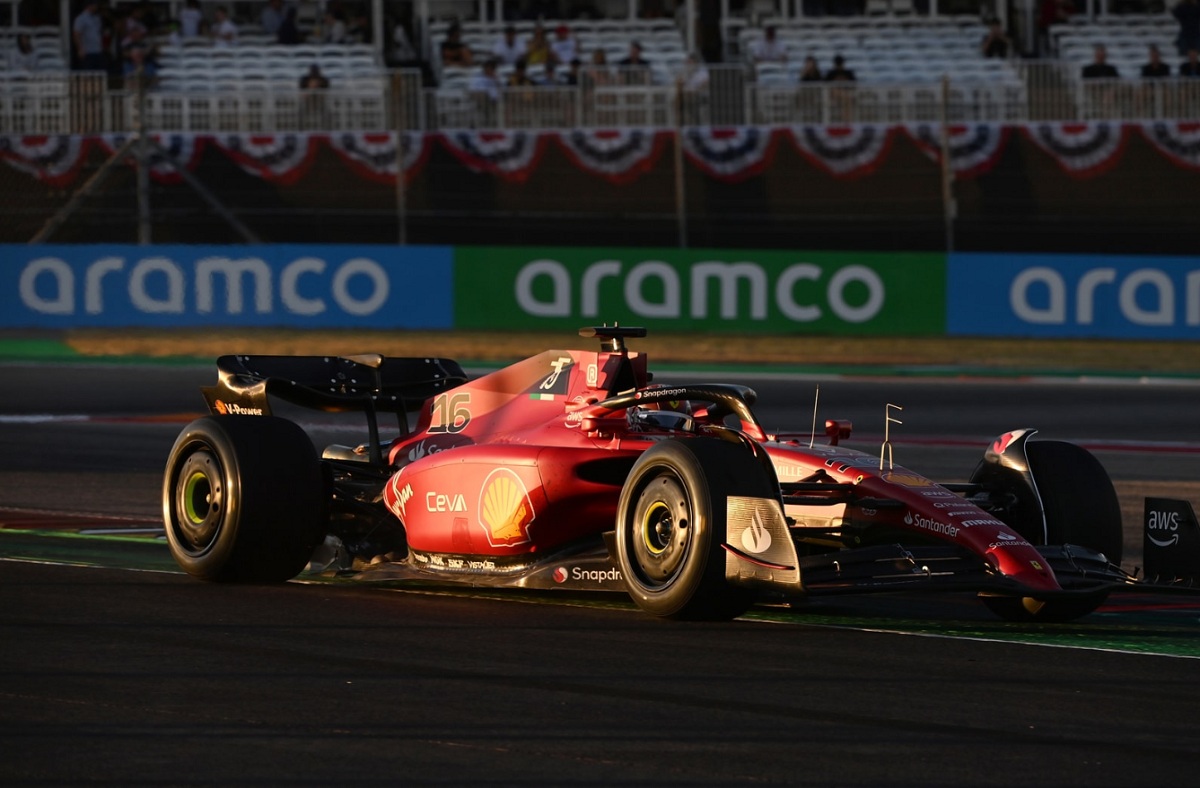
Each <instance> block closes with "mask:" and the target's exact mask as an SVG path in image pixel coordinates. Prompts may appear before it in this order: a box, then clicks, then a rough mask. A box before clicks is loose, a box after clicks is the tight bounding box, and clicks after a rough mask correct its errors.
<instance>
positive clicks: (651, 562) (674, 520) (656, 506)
mask: <svg viewBox="0 0 1200 788" xmlns="http://www.w3.org/2000/svg"><path fill="white" fill-rule="evenodd" d="M691 523H692V511H691V505H690V501H689V499H688V495H687V492H686V490H685V489H684V487H683V484H682V483H681V482H680V481H679V480H678V479H677V478H675V477H674V476H672V475H667V474H663V475H660V476H657V477H655V478H654V479H653V480H652V481H651V482H650V483H649V484H647V485H646V487H645V488H644V489H643V490H642V492H641V494H640V495H639V496H638V501H637V506H636V507H635V508H634V513H633V525H634V532H633V533H632V534H631V539H630V541H631V542H632V543H633V544H632V545H631V547H632V548H633V550H632V552H633V556H634V559H635V560H636V562H637V566H636V567H634V569H635V570H636V571H637V574H638V575H639V580H641V581H642V583H643V584H645V585H647V586H649V587H654V588H659V587H663V586H667V585H670V584H671V583H672V582H673V581H674V580H675V578H676V576H677V575H678V574H679V571H680V569H681V567H682V566H683V565H684V562H685V561H686V559H687V556H688V551H689V549H690V547H691V537H692V530H693V529H692V527H691Z"/></svg>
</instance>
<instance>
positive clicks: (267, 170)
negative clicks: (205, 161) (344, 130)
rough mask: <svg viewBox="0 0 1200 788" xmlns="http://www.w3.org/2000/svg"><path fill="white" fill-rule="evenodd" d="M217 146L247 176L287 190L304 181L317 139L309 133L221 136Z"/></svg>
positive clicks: (314, 151) (314, 153)
mask: <svg viewBox="0 0 1200 788" xmlns="http://www.w3.org/2000/svg"><path fill="white" fill-rule="evenodd" d="M214 142H215V143H216V145H217V147H218V148H220V149H221V151H222V152H224V153H225V155H226V156H228V157H229V158H231V159H233V160H234V161H235V162H236V163H237V165H238V166H239V167H241V168H242V171H243V172H245V173H247V174H249V175H254V176H257V177H259V178H262V179H263V180H265V181H269V182H271V183H278V184H280V185H283V186H290V185H292V184H294V183H296V182H297V181H299V180H300V179H301V178H303V177H304V175H305V174H306V173H307V172H308V170H309V167H311V166H312V162H313V158H314V157H315V156H316V151H317V144H316V138H315V135H310V134H305V133H296V134H219V135H217V136H216V137H215V138H214Z"/></svg>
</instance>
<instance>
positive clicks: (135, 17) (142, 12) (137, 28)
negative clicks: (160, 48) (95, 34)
mask: <svg viewBox="0 0 1200 788" xmlns="http://www.w3.org/2000/svg"><path fill="white" fill-rule="evenodd" d="M145 18H146V8H145V6H141V5H137V6H134V7H133V8H132V9H131V10H130V11H129V13H128V14H127V15H126V16H125V23H124V25H122V27H121V47H122V49H123V48H124V47H125V45H126V44H127V43H129V42H130V41H132V40H133V37H134V36H136V35H140V36H141V40H143V41H144V40H145V38H146V35H147V34H148V33H149V30H147V29H146V23H145V22H144V21H143V20H145Z"/></svg>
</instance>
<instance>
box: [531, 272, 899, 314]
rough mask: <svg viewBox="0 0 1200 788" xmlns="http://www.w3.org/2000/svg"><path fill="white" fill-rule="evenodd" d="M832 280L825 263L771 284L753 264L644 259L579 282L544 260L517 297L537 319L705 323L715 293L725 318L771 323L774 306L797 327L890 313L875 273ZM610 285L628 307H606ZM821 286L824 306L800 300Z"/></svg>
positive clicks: (587, 274) (839, 275)
mask: <svg viewBox="0 0 1200 788" xmlns="http://www.w3.org/2000/svg"><path fill="white" fill-rule="evenodd" d="M826 274H827V272H826V270H825V269H824V268H822V267H821V266H819V265H815V264H813V263H796V264H794V265H790V266H788V267H787V268H785V269H783V270H782V271H781V272H780V273H779V275H778V276H777V277H776V278H775V280H774V282H772V281H771V276H770V275H769V274H768V272H767V270H766V269H764V268H763V266H761V265H759V264H758V263H754V262H732V263H731V262H721V261H704V262H695V263H691V264H690V265H684V266H674V265H671V264H669V263H666V262H663V261H661V260H644V261H642V262H639V263H637V264H635V265H633V266H630V267H629V268H628V269H626V267H625V266H624V265H623V264H622V263H621V262H620V261H618V260H600V261H597V262H595V263H592V264H591V265H589V266H588V267H587V268H586V269H584V272H583V277H582V279H581V280H580V281H579V282H578V283H576V282H573V281H572V280H571V272H570V270H569V269H568V268H567V266H566V265H564V264H563V263H561V262H559V261H557V260H546V259H543V260H533V261H531V262H529V263H526V264H525V265H524V266H523V267H522V268H521V270H520V271H519V272H518V273H517V277H516V285H515V296H516V300H517V304H518V305H519V306H520V308H521V309H522V310H524V311H525V313H526V314H529V315H532V316H534V317H572V316H577V317H580V318H595V317H599V316H600V315H601V314H608V313H611V312H613V311H615V310H616V309H617V308H618V307H627V308H628V309H629V311H631V312H633V313H634V314H635V315H638V316H640V317H645V318H665V319H672V318H682V317H691V318H696V319H704V318H708V317H709V316H710V315H709V296H710V292H713V293H715V294H716V300H717V303H719V305H720V306H719V310H720V315H719V316H720V318H721V319H722V320H746V319H749V320H766V319H767V316H768V310H769V308H770V306H771V305H772V304H773V305H774V307H775V308H776V309H777V310H778V311H779V313H780V314H782V315H783V316H784V317H786V318H787V319H789V320H792V321H794V322H797V323H811V322H813V321H816V320H820V319H821V318H822V317H824V316H825V313H826V310H828V311H829V312H831V313H833V314H834V315H835V316H837V317H838V318H840V319H841V320H843V321H845V322H847V323H865V322H867V321H868V320H871V319H872V318H874V317H876V316H877V315H878V314H879V313H880V312H881V311H882V310H883V306H884V302H885V300H886V289H885V287H884V283H883V279H881V278H880V276H879V274H878V273H876V272H875V271H874V270H872V269H871V268H868V267H867V266H865V265H847V266H843V267H841V268H838V269H837V270H836V271H833V272H832V275H830V276H829V277H828V281H824V280H825V277H826ZM610 279H611V280H616V281H617V282H619V283H620V285H621V293H622V295H623V301H624V303H623V304H620V305H618V304H612V303H608V302H604V299H603V298H602V296H601V284H602V283H603V282H605V280H610ZM822 281H824V299H823V303H819V301H821V299H811V298H810V297H800V296H798V295H797V288H798V287H800V286H801V285H804V284H806V283H808V284H809V285H810V286H811V285H816V289H817V290H818V291H819V290H820V286H821V283H822ZM547 285H548V291H547ZM809 289H812V288H811V287H810V288H809ZM864 290H865V292H866V297H865V299H861V298H857V297H851V295H850V294H849V292H848V291H857V292H862V291H864ZM547 292H548V293H549V295H548V296H547V295H546V293H547ZM859 301H861V303H858V302H859ZM743 305H745V306H747V307H748V313H746V312H745V311H743V309H744V306H743Z"/></svg>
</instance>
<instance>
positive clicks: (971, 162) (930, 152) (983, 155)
mask: <svg viewBox="0 0 1200 788" xmlns="http://www.w3.org/2000/svg"><path fill="white" fill-rule="evenodd" d="M904 130H905V131H906V132H907V133H908V136H909V137H910V138H911V139H912V141H913V143H915V144H916V146H917V147H918V148H920V149H921V151H922V152H923V153H924V154H925V155H926V156H928V157H929V159H930V161H934V162H938V163H941V161H942V125H941V124H940V123H910V124H909V125H907V126H905V127H904ZM946 131H947V132H948V133H947V137H948V138H949V140H948V144H947V148H948V149H949V153H950V167H951V168H952V169H953V170H954V174H955V175H956V176H957V177H959V178H973V177H975V176H977V175H983V174H984V173H986V172H988V171H990V170H991V169H992V168H993V167H995V166H996V162H998V161H999V160H1000V156H1001V154H1003V153H1004V147H1005V145H1007V144H1008V134H1009V127H1008V126H1003V125H1001V124H999V123H974V124H951V125H949V126H947V127H946Z"/></svg>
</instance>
